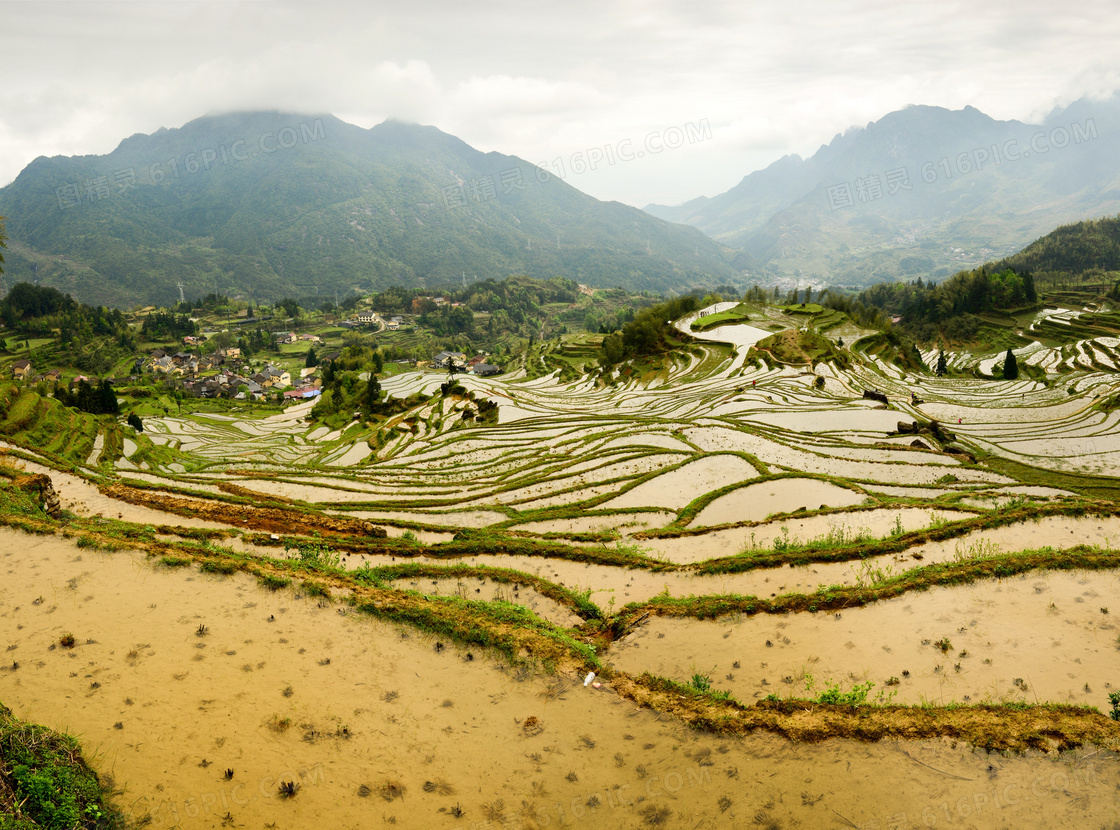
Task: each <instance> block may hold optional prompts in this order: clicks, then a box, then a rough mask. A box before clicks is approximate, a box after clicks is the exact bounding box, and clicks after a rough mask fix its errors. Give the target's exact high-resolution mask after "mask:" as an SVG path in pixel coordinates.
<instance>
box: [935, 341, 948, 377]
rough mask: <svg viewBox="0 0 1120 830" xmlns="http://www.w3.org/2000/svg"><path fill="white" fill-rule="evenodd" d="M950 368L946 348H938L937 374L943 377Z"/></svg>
mask: <svg viewBox="0 0 1120 830" xmlns="http://www.w3.org/2000/svg"><path fill="white" fill-rule="evenodd" d="M948 368H949V366H948V362H947V361H946V360H945V349H944V348H941V349H938V350H937V376H938V377H941V376H942V375H944V374H945V371H946V370H947V369H948Z"/></svg>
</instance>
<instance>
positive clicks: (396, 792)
mask: <svg viewBox="0 0 1120 830" xmlns="http://www.w3.org/2000/svg"><path fill="white" fill-rule="evenodd" d="M0 551H2V552H0V570H2V571H3V573H4V579H3V582H2V585H3V587H2V588H0V621H2V623H0V631H3V635H4V640H5V645H6V647H7V648H8V651H7V652H6V659H13V660H16V661H18V662H19V668H17V669H12V668H10V667H9V668H5V669H4V670H3V672H0V699H2V700H3V701H4V702H5V703H6V704H8V705H9V706H11V707H12V708H13V709H14V710H15V712H16V713H17V714H18V715H19V716H21V717H25V718H30V719H32V720H35V721H39V722H43V723H46V724H49V725H51V726H54V727H56V728H63V729H68V730H70V731H72V732H73V733H75V734H76V735H77V736H78V737H79V738H80V739H81V740H82V741H83V744H84V745H85V746H86V747H87V749H88V751H89V754H91V755H93V756H95V761H96V763H97V765H98V767H99V769H101V770H103V771H105V772H109V773H110V774H112V776H113V777H114V780H115V782H116V785H117V787H118V788H120V789H121V790H122V791H123V793H122V795H121V796H119V799H118V800H119V802H120V803H121V804H122V805H124V806H125V807H126V809H128V810H129V811H130V812H131V814H132V815H133V817H134V818H137V819H140V818H143V817H144V816H150V818H151V826H153V827H172V826H179V827H184V828H193V827H219V826H223V821H225V822H227V824H226V826H229V825H230V823H232V824H233V825H236V826H243V827H254V826H257V827H259V826H262V825H264V824H268V825H269V826H272V825H273V824H274V825H275V826H278V827H312V826H314V827H332V828H333V827H337V828H358V827H368V826H370V825H371V824H378V825H380V824H382V823H386V822H389V823H394V824H396V825H397V826H404V827H416V828H420V827H463V826H469V827H473V828H477V829H478V830H481V829H482V828H498V827H501V826H504V824H507V823H513V824H514V826H518V822H520V826H523V827H530V828H531V827H558V826H562V827H584V826H586V825H587V823H588V821H591V822H594V823H595V824H597V825H600V826H616V827H624V826H625V827H638V826H668V827H730V826H736V827H737V826H749V825H750V823H751V822H753V823H755V824H761V825H762V826H776V827H798V826H803V827H818V826H833V825H835V826H847V825H844V824H843V823H841V822H840V821H839V819H837V818H836V816H842V817H843V818H844V820H845V821H847V822H848V823H849V824H851V823H856V822H858V823H859V825H861V826H862V825H864V824H866V823H870V822H884V821H886V820H888V818H890V817H892V816H897V815H898V814H900V813H903V812H905V813H906V814H907V815H908V816H910V820H912V821H918V820H919V817H921V816H925V817H926V819H927V821H934V822H941V826H953V825H954V823H955V822H956V821H957V820H959V818H960V817H962V816H968V815H971V816H972V819H971V820H972V821H973V822H974V826H976V827H996V826H1006V822H1012V823H1013V824H1014V823H1015V822H1022V821H1024V820H1025V821H1027V822H1028V823H1027V824H1026V825H1023V824H1021V823H1020V824H1019V825H1018V826H1032V824H1031V819H1032V817H1033V816H1035V815H1037V812H1038V811H1039V810H1041V811H1043V812H1044V813H1045V814H1046V815H1047V816H1048V817H1049V820H1050V824H1049V826H1075V825H1074V824H1071V823H1068V822H1072V821H1074V817H1075V816H1076V817H1077V820H1078V821H1090V820H1092V821H1097V823H1099V822H1100V821H1103V820H1104V819H1105V818H1106V817H1107V816H1109V815H1110V813H1109V810H1110V809H1111V806H1112V800H1111V799H1112V797H1113V795H1112V794H1113V793H1114V790H1113V786H1114V782H1115V780H1116V776H1117V769H1116V763H1115V759H1114V758H1112V757H1111V756H1107V754H1106V753H1098V754H1096V755H1091V754H1090V753H1089V752H1085V753H1080V754H1078V755H1072V754H1071V755H1066V756H1064V757H1062V758H1057V759H1051V758H1043V757H1038V756H1027V757H1014V758H989V757H988V756H985V755H983V754H982V753H975V752H971V751H969V750H967V749H965V748H963V747H956V748H951V747H950V746H949V745H947V744H946V743H944V742H938V741H932V742H921V743H893V742H890V743H883V744H878V745H861V744H856V743H851V742H846V741H829V742H826V743H824V744H821V745H815V746H797V745H793V744H790V743H788V742H787V741H785V740H782V739H780V738H776V737H772V736H767V735H758V736H748V737H746V738H743V739H720V738H716V737H714V736H707V735H701V734H696V733H692V732H690V731H687V730H685V729H683V728H681V727H680V726H679V725H678V724H677V723H675V722H674V721H673V720H672V719H670V718H666V717H664V716H660V717H659V716H657V715H655V714H653V713H650V712H646V711H641V710H638V709H636V708H635V707H634V706H633V705H632V704H630V703H628V702H624V701H620V700H619V699H617V698H615V697H614V696H613V695H612V694H611V693H610V691H609V689H606V688H604V689H601V690H594V689H591V688H584V687H583V686H582V684H581V683H580V682H579V680H578V679H576V678H561V679H559V680H556V679H553V678H549V677H546V676H535V675H531V674H526V673H520V672H518V671H516V670H514V669H511V668H509V667H507V666H504V665H503V664H500V663H498V662H495V661H492V660H491V659H489V658H488V657H487V656H486V655H484V654H481V653H479V654H476V655H474V658H475V659H473V660H468V659H467V654H466V652H465V651H463V650H461V649H457V648H454V647H452V646H448V647H446V648H444V649H441V650H438V651H437V650H436V648H435V641H434V640H433V639H432V638H429V637H425V636H423V635H420V634H418V633H416V632H412V631H401V630H397V629H395V628H392V627H389V626H385V625H382V624H380V623H377V622H375V621H371V620H368V619H365V618H362V617H360V616H357V615H350V614H347V615H342V614H340V613H339V609H338V608H336V607H333V606H332V607H325V608H322V607H319V606H318V605H316V604H314V603H312V602H310V601H305V600H297V599H295V598H293V597H292V596H291V595H289V594H286V593H284V592H280V593H268V592H265V591H263V590H262V589H260V588H258V587H257V586H256V584H255V583H254V582H252V581H251V580H250V579H248V578H241V577H234V578H230V579H217V578H210V577H202V576H200V575H198V574H197V573H191V572H184V571H174V572H167V571H160V570H153V569H152V568H150V567H149V566H148V565H147V564H145V563H144V562H142V561H141V560H140V559H138V558H136V557H133V556H131V555H129V554H123V553H121V554H113V555H105V554H91V553H89V552H88V551H84V552H83V551H80V550H78V549H77V548H76V547H74V546H72V545H69V544H67V543H65V542H64V541H62V540H57V539H53V538H50V539H41V538H29V537H24V536H19V535H17V534H15V533H13V532H9V531H0ZM40 598H41V599H40ZM36 600H40V601H39V602H36ZM270 618H272V619H270ZM200 625H205V626H206V627H207V628H206V633H205V634H204V635H203V636H199V635H198V629H199V626H200ZM67 632H72V633H74V635H75V636H76V637H77V638H78V645H77V646H76V647H75V648H73V649H64V648H62V647H60V646H58V645H56V644H57V642H58V639H59V637H61V635H62V634H63V633H67ZM328 661H329V662H328ZM530 716H533V717H536V718H537V719H538V721H539V723H538V724H536V725H529V726H527V725H526V723H527V721H526V719H527V718H528V717H530ZM538 730H539V731H538ZM1106 756H1107V757H1106ZM227 769H231V770H232V771H233V777H232V779H230V780H226V779H225V771H226V770H227ZM280 781H294V782H296V783H298V784H300V785H301V787H300V789H299V791H298V793H297V794H296V796H295V797H294V798H291V799H282V798H280V797H279V795H278V789H277V788H278V782H280ZM363 787H365V788H369V789H368V790H366V789H363ZM1071 795H1072V796H1074V797H1075V798H1076V802H1073V801H1071ZM995 804H998V806H993V805H995ZM456 807H458V808H459V809H461V810H462V811H463V818H462V819H457V818H455V817H454V816H453V814H452V809H453V808H456ZM978 807H979V811H978ZM503 820H504V821H503ZM1034 826H1037V825H1034ZM1077 826H1085V825H1077Z"/></svg>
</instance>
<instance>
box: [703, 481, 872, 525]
mask: <svg viewBox="0 0 1120 830" xmlns="http://www.w3.org/2000/svg"><path fill="white" fill-rule="evenodd" d="M864 498H865V497H864V496H863V495H861V494H859V493H856V492H854V491H852V490H848V489H847V488H844V487H837V486H836V485H835V484H830V483H829V482H827V481H818V480H817V479H813V478H782V479H778V480H776V481H767V482H764V483H762V484H755V485H751V486H748V487H743V488H740V489H738V490H735V491H734V492H731V493H728V494H727V495H726V496H720V497H719V498H718V499H716V500H714V501H713V502H712V503H711V504H709V505H708V506H707V507H705V508H704V509H703V510H701V511H700V514H699V515H698V516H697V517H696V519H695V520H694V521H695V523H696V524H697V525H718V524H726V523H730V522H760V521H762V520H763V519H765V518H766V517H767V516H769V515H770V514H771V513H790V512H792V511H794V510H797V509H798V508H799V507H808V508H810V509H814V510H815V509H816V508H818V507H820V506H822V505H829V506H832V507H847V506H849V505H853V504H859V503H860V502H862V501H863V500H864Z"/></svg>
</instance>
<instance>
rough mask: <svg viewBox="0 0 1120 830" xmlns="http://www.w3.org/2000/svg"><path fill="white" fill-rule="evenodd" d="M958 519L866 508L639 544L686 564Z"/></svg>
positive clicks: (916, 510)
mask: <svg viewBox="0 0 1120 830" xmlns="http://www.w3.org/2000/svg"><path fill="white" fill-rule="evenodd" d="M934 514H938V515H941V516H943V517H946V518H950V519H953V518H959V517H960V516H961V515H962V513H961V512H960V511H948V510H942V511H937V510H933V511H931V510H927V509H922V508H903V509H899V510H866V511H861V512H859V513H831V514H825V515H820V516H810V517H809V518H806V519H783V520H782V521H780V522H769V523H767V524H763V525H755V526H753V527H733V528H729V529H726V530H713V531H712V532H711V533H704V534H701V535H698V536H681V537H679V538H676V539H643V540H640V541H639V544H640V545H641V546H642V547H643V548H647V549H648V550H649V552H650V555H652V556H656V557H660V558H662V559H665V560H667V561H670V562H676V563H678V564H687V563H691V562H703V561H704V560H706V559H714V558H716V557H721V556H734V555H735V554H737V553H740V552H742V551H744V550H748V549H751V548H768V547H772V546H773V544H774V541H775V540H777V539H782V540H788V541H790V542H791V543H792V542H797V541H800V542H807V541H809V540H811V539H817V538H820V537H822V536H826V535H829V534H836V533H841V532H842V533H845V534H846V535H848V536H851V535H854V534H856V533H864V534H866V535H868V536H870V537H872V538H882V537H884V536H886V535H887V534H888V533H890V532H891V531H893V530H895V529H896V523H897V522H901V525H902V528H903V530H916V529H919V528H922V527H926V526H928V525H929V523H930V517H931V515H934Z"/></svg>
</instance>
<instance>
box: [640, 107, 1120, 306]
mask: <svg viewBox="0 0 1120 830" xmlns="http://www.w3.org/2000/svg"><path fill="white" fill-rule="evenodd" d="M645 210H646V211H647V212H649V213H651V214H652V215H654V216H658V217H660V218H662V219H667V220H669V221H673V222H683V223H687V224H690V225H693V226H695V227H697V228H699V229H700V230H702V231H704V232H705V233H706V234H708V235H709V236H711V237H712V238H713V239H715V240H717V241H719V242H722V243H725V244H727V245H729V246H731V247H734V248H737V249H739V250H741V251H743V252H744V253H745V254H746V255H747V257H749V259H752V260H753V261H754V262H755V268H754V269H753V274H752V276H753V277H755V278H756V279H757V280H759V281H761V282H766V280H767V279H773V278H775V277H794V278H803V279H810V280H813V281H820V282H824V283H833V284H847V285H868V284H871V283H875V282H879V281H882V280H893V279H910V278H914V277H916V276H934V277H940V276H945V275H948V274H951V273H954V272H956V271H959V270H961V269H963V268H966V267H970V266H972V265H976V264H979V263H982V262H985V261H989V260H992V259H997V258H999V257H1002V256H1006V255H1009V254H1011V253H1014V252H1015V251H1017V250H1019V249H1021V248H1022V247H1023V246H1025V245H1026V244H1028V243H1029V242H1031V241H1032V240H1034V239H1036V238H1038V237H1039V236H1041V235H1042V234H1044V233H1047V232H1048V231H1050V230H1051V229H1053V228H1054V227H1055V226H1057V225H1061V224H1064V223H1068V222H1073V221H1077V220H1080V219H1085V218H1091V217H1098V216H1102V215H1107V214H1114V213H1116V212H1117V211H1120V98H1118V97H1116V96H1113V97H1112V98H1110V99H1107V100H1104V101H1099V102H1094V101H1088V100H1081V101H1077V102H1076V103H1074V104H1072V105H1070V106H1069V107H1067V108H1065V109H1062V110H1059V111H1055V112H1053V113H1051V114H1050V115H1049V116H1048V117H1047V118H1046V119H1045V120H1044V121H1043V122H1042V123H1041V124H1024V123H1022V122H1019V121H997V120H995V119H993V118H990V117H989V116H987V115H985V114H984V113H982V112H980V111H979V110H977V109H974V108H972V107H966V108H965V109H963V110H956V111H951V110H946V109H942V108H940V107H928V106H912V107H908V108H906V109H904V110H900V111H898V112H892V113H890V114H888V115H886V116H884V117H883V118H881V119H879V120H878V121H875V122H872V123H870V124H868V125H867V126H866V127H864V128H859V129H852V130H849V131H847V132H845V133H843V134H840V135H837V136H836V137H835V138H834V139H833V140H832V141H831V142H830V143H829V144H827V145H823V146H821V148H820V149H819V150H818V151H817V152H816V153H814V154H813V155H812V156H811V157H810V158H807V159H803V158H801V157H799V156H796V155H790V156H785V157H783V158H781V159H779V160H778V161H776V162H774V163H773V164H771V165H770V166H769V167H767V168H765V169H763V170H759V171H756V172H754V173H751V174H750V175H748V176H746V177H744V178H743V179H742V180H741V181H740V182H739V183H738V184H737V185H735V187H733V188H731V189H730V190H728V191H726V192H724V193H721V194H719V195H717V196H713V197H711V198H707V197H700V198H697V199H693V200H691V201H688V202H686V203H684V204H683V205H679V206H676V207H666V206H662V205H648V206H647V207H646V208H645ZM747 268H748V270H751V269H750V267H749V266H747Z"/></svg>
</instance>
